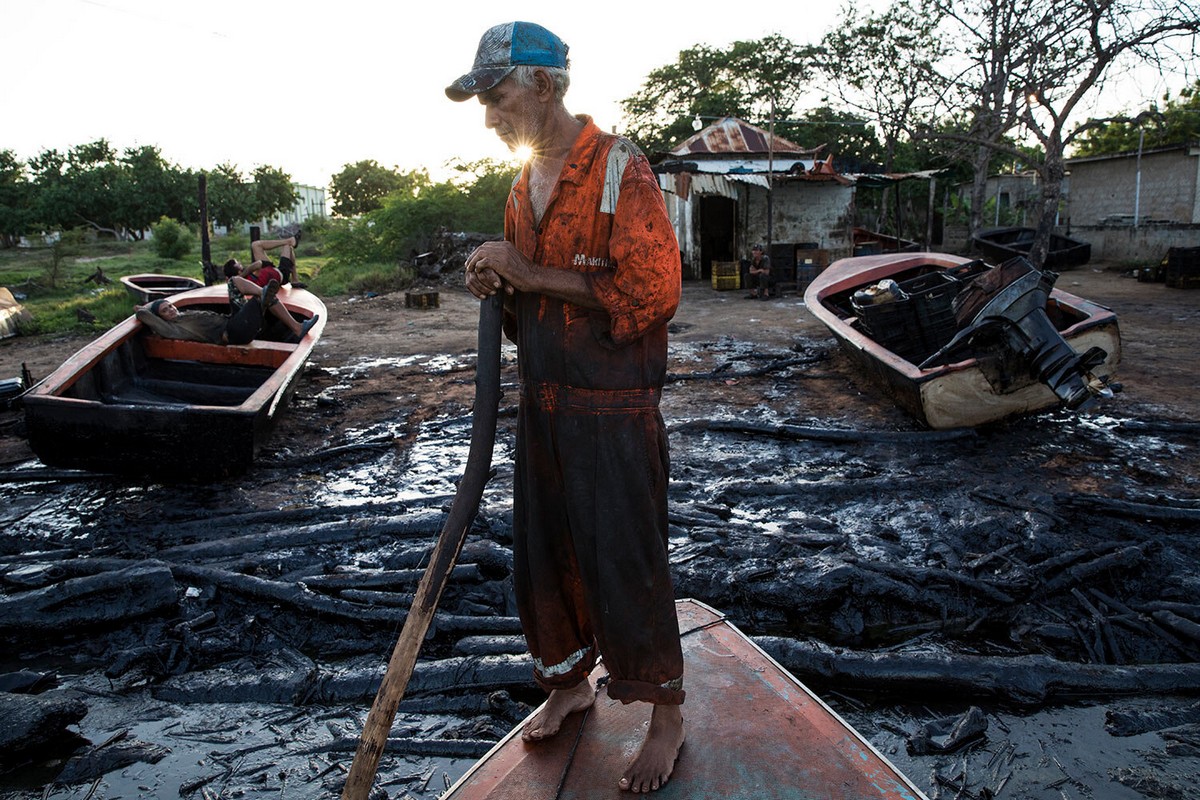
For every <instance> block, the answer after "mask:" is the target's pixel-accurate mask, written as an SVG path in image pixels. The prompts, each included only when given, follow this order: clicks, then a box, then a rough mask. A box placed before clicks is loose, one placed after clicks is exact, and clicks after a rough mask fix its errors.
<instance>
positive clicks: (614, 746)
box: [443, 600, 925, 800]
mask: <svg viewBox="0 0 1200 800" xmlns="http://www.w3.org/2000/svg"><path fill="white" fill-rule="evenodd" d="M676 609H677V612H678V615H679V628H680V632H681V635H682V642H683V652H684V662H685V667H684V685H685V687H684V688H685V689H686V690H687V702H686V703H685V704H684V706H683V710H684V718H685V724H686V725H687V731H688V734H687V736H688V738H687V741H686V742H685V743H684V745H683V749H682V751H681V752H680V756H679V760H678V762H677V763H676V765H675V771H674V772H673V773H672V775H671V779H670V781H669V782H668V783H667V784H666V786H664V787H662V788H661V789H659V790H658V791H656V792H654V793H653V796H654V797H656V798H661V799H662V800H678V799H681V798H688V799H689V800H694V798H709V797H711V798H721V800H766V799H767V798H779V800H861V798H867V797H870V798H883V799H884V800H887V799H888V798H890V799H891V800H901V798H903V799H904V800H919V799H920V798H924V797H925V795H923V794H922V793H921V791H920V790H919V789H917V788H916V786H914V785H913V784H912V782H911V781H909V780H908V779H907V778H906V777H905V776H904V775H902V774H901V773H900V772H899V771H898V770H896V768H895V767H893V766H892V764H891V763H889V762H888V761H887V759H886V758H884V757H883V756H882V755H881V754H880V753H879V752H878V751H876V750H875V748H873V747H872V746H871V745H870V743H869V742H867V741H866V740H865V739H864V738H863V737H862V736H860V735H859V734H858V733H857V732H856V731H855V730H854V729H853V728H851V727H850V725H848V724H847V723H846V722H845V721H844V720H842V718H841V717H839V716H838V715H837V714H836V713H834V712H833V710H831V709H830V708H829V707H828V706H826V705H825V704H824V703H823V702H821V700H820V699H819V698H818V697H816V695H814V694H813V693H812V692H810V691H809V690H808V689H807V688H805V686H804V685H803V684H801V683H800V682H799V681H797V680H796V679H795V678H794V677H792V676H791V675H790V674H789V673H788V672H787V671H786V670H785V669H783V667H781V666H780V665H779V664H778V663H776V662H775V661H774V660H773V659H771V658H770V656H768V655H767V654H766V653H764V652H763V651H762V650H761V649H759V648H758V646H757V645H755V644H754V643H753V642H752V641H751V640H750V639H748V638H747V637H746V636H745V635H744V634H742V633H741V631H739V630H738V629H737V628H736V627H734V626H733V625H732V624H731V623H729V622H728V621H726V620H725V619H724V618H723V617H722V616H721V615H720V614H718V613H717V612H716V611H714V610H713V609H711V608H709V607H708V606H706V605H704V604H703V603H700V602H698V601H695V600H680V601H678V602H677V603H676ZM648 716H649V710H648V707H647V706H646V705H645V704H644V703H631V704H629V705H622V704H621V703H619V702H617V701H615V700H610V699H609V698H608V696H607V695H606V694H605V693H604V692H603V691H601V692H600V695H599V696H598V697H597V699H596V705H595V706H594V707H593V708H592V709H591V711H590V712H589V713H588V714H587V717H586V719H585V718H584V715H583V714H579V713H577V714H573V715H572V716H570V717H568V719H567V723H566V724H565V725H564V727H563V729H562V730H560V732H559V734H558V735H557V736H555V737H554V738H553V739H551V740H549V741H546V742H541V743H539V744H537V745H526V744H524V743H523V742H522V741H521V737H520V733H519V732H520V726H518V727H517V728H516V729H514V730H513V732H512V733H510V734H509V735H508V737H507V738H505V739H504V740H503V741H501V742H500V743H499V744H498V745H497V746H496V747H495V748H494V749H493V750H492V751H491V752H490V753H489V754H488V755H487V756H485V757H484V758H483V759H481V760H480V761H479V763H478V764H476V765H475V766H474V767H473V768H472V769H471V770H470V771H469V772H468V773H467V774H466V775H464V776H463V777H462V778H461V779H460V780H459V781H458V783H456V784H455V785H454V786H452V787H451V788H450V790H449V791H448V792H447V793H446V794H445V795H443V798H444V800H483V798H487V799H488V800H551V799H552V798H561V799H562V800H596V799H598V798H617V797H626V796H629V795H628V794H626V793H623V792H621V791H620V790H619V789H618V788H617V781H618V780H619V779H620V777H621V774H622V772H623V771H624V770H625V767H626V766H627V764H628V763H629V761H630V760H631V759H632V757H633V754H634V753H635V752H636V750H637V747H638V745H639V744H640V741H641V739H642V737H643V735H644V730H645V727H644V726H645V723H646V720H647V719H648ZM581 723H582V727H583V732H582V735H580V733H579V731H580V725H581ZM577 740H578V744H576V741H577ZM572 750H573V751H574V752H573V754H572ZM560 781H561V782H562V790H561V792H560V791H559V790H558V787H559V783H560Z"/></svg>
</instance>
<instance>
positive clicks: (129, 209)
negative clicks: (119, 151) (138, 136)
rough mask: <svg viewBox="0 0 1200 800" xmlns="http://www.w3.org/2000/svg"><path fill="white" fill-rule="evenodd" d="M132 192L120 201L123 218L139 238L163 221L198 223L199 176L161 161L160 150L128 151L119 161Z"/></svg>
mask: <svg viewBox="0 0 1200 800" xmlns="http://www.w3.org/2000/svg"><path fill="white" fill-rule="evenodd" d="M120 162H121V166H122V169H123V171H124V177H125V179H126V181H127V186H128V188H129V191H126V192H124V193H123V195H122V197H121V198H120V207H121V211H120V216H121V218H122V220H123V221H124V223H125V224H126V225H127V226H128V227H129V229H130V230H132V231H136V232H137V234H136V235H138V236H140V235H141V232H142V231H145V230H147V229H148V228H150V226H151V225H153V224H154V223H156V222H157V221H158V220H159V219H161V218H162V217H170V218H171V219H175V220H179V221H180V222H196V221H197V218H198V216H199V213H198V207H197V206H198V203H197V201H196V192H195V186H196V176H195V175H194V174H193V173H192V172H191V171H190V170H183V169H180V168H179V167H176V166H174V165H172V164H169V163H167V161H166V160H165V159H164V158H163V157H162V154H161V152H160V151H159V149H158V148H157V147H152V146H150V145H145V146H142V147H131V148H129V149H127V150H126V151H125V153H124V155H123V156H122V157H121V159H120Z"/></svg>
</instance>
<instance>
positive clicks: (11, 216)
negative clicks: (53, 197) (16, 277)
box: [0, 150, 34, 248]
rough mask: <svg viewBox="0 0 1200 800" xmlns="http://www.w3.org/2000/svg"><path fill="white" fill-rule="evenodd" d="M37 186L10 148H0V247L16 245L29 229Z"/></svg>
mask: <svg viewBox="0 0 1200 800" xmlns="http://www.w3.org/2000/svg"><path fill="white" fill-rule="evenodd" d="M33 192H34V185H33V184H32V183H30V182H29V178H28V177H27V175H26V172H25V165H24V164H23V163H21V162H20V161H19V160H17V157H16V155H15V154H14V153H13V152H12V151H11V150H0V247H3V248H8V247H13V246H14V245H16V243H17V242H18V241H19V240H20V238H21V235H22V234H24V233H25V232H26V231H27V230H28V229H29V223H30V222H31V213H30V207H31V205H32V203H33Z"/></svg>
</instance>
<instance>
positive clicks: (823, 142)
mask: <svg viewBox="0 0 1200 800" xmlns="http://www.w3.org/2000/svg"><path fill="white" fill-rule="evenodd" d="M775 132H776V133H779V134H780V135H781V136H783V137H784V138H786V139H789V140H791V141H793V142H796V143H797V144H800V145H803V146H804V147H809V148H815V147H823V152H825V153H828V154H831V155H833V156H834V162H835V163H836V164H838V165H839V169H840V171H842V172H873V171H874V172H879V171H882V170H883V166H882V165H883V160H884V151H883V145H882V144H881V143H880V141H879V137H878V135H876V133H875V128H874V126H873V125H872V124H871V123H870V121H869V120H867V119H866V117H863V116H861V115H858V114H855V113H853V112H850V111H842V110H839V109H836V108H834V107H832V106H829V105H823V106H819V107H817V108H813V109H810V110H808V111H806V112H804V113H802V114H800V115H799V116H798V117H797V118H795V119H785V120H783V121H781V122H777V123H776V124H775Z"/></svg>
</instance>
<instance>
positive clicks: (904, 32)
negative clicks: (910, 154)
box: [819, 0, 946, 172]
mask: <svg viewBox="0 0 1200 800" xmlns="http://www.w3.org/2000/svg"><path fill="white" fill-rule="evenodd" d="M934 31H935V25H934V23H933V22H932V21H931V20H929V19H927V18H926V17H925V15H924V14H922V13H921V10H920V9H917V8H915V7H914V6H913V5H912V4H911V3H910V2H909V0H899V1H898V2H896V3H894V4H893V5H892V6H891V7H889V8H888V9H887V10H885V11H884V12H882V13H880V14H867V15H865V16H859V13H858V11H857V10H856V9H855V8H854V7H853V6H850V7H849V9H848V15H847V18H846V19H845V20H844V21H843V22H842V23H841V24H840V25H839V26H838V27H837V28H836V29H835V30H833V31H832V32H830V33H829V34H828V35H827V36H826V37H825V40H824V42H823V48H822V51H821V54H820V60H819V64H820V70H821V72H822V73H823V74H824V75H826V76H828V77H829V78H830V83H831V87H832V89H833V91H834V93H835V94H836V95H837V97H838V99H839V100H840V101H841V103H842V104H843V105H845V106H846V107H847V108H849V109H851V110H852V111H853V112H855V113H857V114H860V115H862V116H865V117H866V118H868V119H870V120H871V121H872V122H873V123H874V125H875V127H876V128H877V129H878V131H879V135H880V137H881V139H882V142H883V171H884V172H894V171H896V169H897V155H898V154H899V153H900V149H901V146H902V143H903V141H904V140H905V139H906V138H908V135H909V133H910V132H911V131H912V130H914V129H915V128H917V127H919V125H920V124H921V123H922V122H923V121H924V120H926V119H928V117H929V114H930V112H931V105H932V103H931V98H932V94H933V91H932V77H933V75H934V74H935V73H934V69H933V64H934V63H935V62H936V61H937V60H938V59H939V58H941V57H942V55H943V54H944V53H945V51H946V44H945V43H944V42H943V41H942V40H940V39H938V38H937V37H936V36H935V35H934ZM905 166H906V167H910V168H911V167H915V166H916V165H911V164H910V165H905Z"/></svg>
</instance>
